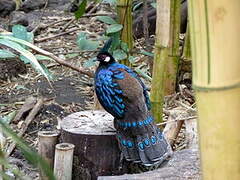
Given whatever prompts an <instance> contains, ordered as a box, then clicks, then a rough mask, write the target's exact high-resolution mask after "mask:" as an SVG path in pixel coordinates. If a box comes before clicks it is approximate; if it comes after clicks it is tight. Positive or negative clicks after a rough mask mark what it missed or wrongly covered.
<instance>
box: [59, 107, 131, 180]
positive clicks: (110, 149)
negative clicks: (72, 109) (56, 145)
mask: <svg viewBox="0 0 240 180" xmlns="http://www.w3.org/2000/svg"><path fill="white" fill-rule="evenodd" d="M60 127H61V137H60V139H61V141H62V142H66V143H72V144H74V145H75V150H74V160H73V161H74V162H73V179H75V180H78V179H83V180H88V179H89V180H91V179H93V180H94V179H97V177H98V176H105V175H120V174H123V173H125V172H126V170H127V168H125V166H123V165H122V161H121V157H120V150H119V148H118V143H117V140H116V138H115V129H114V126H113V117H112V116H111V115H110V114H108V113H106V112H105V111H82V112H77V113H74V114H71V115H69V116H67V117H65V118H64V119H63V120H62V122H61V124H60Z"/></svg>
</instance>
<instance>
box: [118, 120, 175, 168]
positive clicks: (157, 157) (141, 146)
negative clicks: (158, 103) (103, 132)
mask: <svg viewBox="0 0 240 180" xmlns="http://www.w3.org/2000/svg"><path fill="white" fill-rule="evenodd" d="M133 128H135V129H134V130H133ZM136 128H138V127H131V128H124V129H123V128H119V127H116V129H117V135H118V136H117V137H118V142H119V146H120V148H121V150H122V153H123V155H124V157H125V158H126V160H128V161H133V162H135V163H142V164H143V165H145V166H152V165H155V164H160V163H162V162H163V161H164V160H166V159H167V158H168V157H169V156H170V155H171V154H172V150H171V147H170V145H169V143H168V142H167V140H166V139H165V137H164V135H163V134H162V132H161V131H160V129H158V128H157V126H156V125H155V124H154V123H153V122H152V123H150V124H148V126H142V127H141V128H138V129H136ZM131 129H132V130H131Z"/></svg>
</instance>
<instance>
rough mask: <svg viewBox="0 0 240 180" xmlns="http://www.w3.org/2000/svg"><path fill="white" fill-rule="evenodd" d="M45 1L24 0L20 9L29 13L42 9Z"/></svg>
mask: <svg viewBox="0 0 240 180" xmlns="http://www.w3.org/2000/svg"><path fill="white" fill-rule="evenodd" d="M45 3H46V1H45V0H25V1H24V2H23V4H22V6H21V8H20V10H22V11H24V12H29V11H32V10H36V9H41V8H42V7H44V5H45Z"/></svg>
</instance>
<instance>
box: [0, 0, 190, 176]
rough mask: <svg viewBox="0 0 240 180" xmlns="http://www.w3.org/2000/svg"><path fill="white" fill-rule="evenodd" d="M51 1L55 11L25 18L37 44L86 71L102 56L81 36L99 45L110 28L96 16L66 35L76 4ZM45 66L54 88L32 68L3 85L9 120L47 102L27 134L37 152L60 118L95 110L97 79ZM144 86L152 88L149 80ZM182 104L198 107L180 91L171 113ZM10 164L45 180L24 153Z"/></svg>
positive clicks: (179, 144) (3, 111)
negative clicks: (36, 102)
mask: <svg viewBox="0 0 240 180" xmlns="http://www.w3.org/2000/svg"><path fill="white" fill-rule="evenodd" d="M51 2H52V3H50V7H45V8H43V9H40V10H38V9H37V10H34V11H30V12H27V13H26V14H25V15H24V17H27V20H26V21H27V22H28V23H27V27H28V30H35V37H34V39H35V43H34V44H35V45H36V46H38V47H40V48H43V49H44V50H47V51H49V52H52V53H54V54H55V55H57V56H59V57H61V58H63V59H65V60H66V61H68V62H70V63H71V64H72V65H74V66H77V67H83V64H84V62H86V61H87V60H88V59H90V58H92V57H95V56H96V53H97V52H94V51H93V52H81V51H80V50H79V49H78V46H77V43H76V39H77V35H78V33H79V32H87V33H88V34H90V37H91V39H93V40H94V39H96V38H97V37H100V36H101V35H102V34H104V31H105V29H106V25H105V24H103V23H101V22H99V21H97V19H96V17H94V16H93V17H88V18H84V17H83V18H80V19H79V20H77V21H74V22H73V23H71V24H70V25H69V26H68V28H66V30H65V31H63V27H65V26H66V24H67V23H68V22H69V20H70V19H71V18H73V14H72V13H70V12H68V10H67V9H68V8H69V5H70V0H68V1H67V0H58V1H56V2H58V3H55V4H54V3H53V2H54V1H51ZM97 11H98V12H101V13H109V6H108V5H101V6H99V7H98V9H97ZM12 13H13V12H12ZM14 13H15V12H14ZM10 18H11V19H14V18H12V17H11V15H10V16H6V17H4V18H3V17H1V18H0V29H1V28H2V29H5V30H9V27H11V26H12V25H13V24H15V22H14V23H11V22H9V21H10ZM67 19H68V20H67ZM74 28H75V29H76V28H77V30H76V31H74V32H71V33H67V34H65V35H63V36H58V37H56V38H49V39H46V40H42V38H46V37H51V36H53V35H56V34H59V33H61V32H66V31H69V30H71V29H74ZM141 42H144V40H140V41H137V42H136V43H137V48H141V47H142V45H141ZM71 54H77V56H70V55H71ZM146 59H147V58H145V57H144V55H142V56H141V58H140V60H139V63H140V62H141V64H143V65H144V66H148V63H147V62H146ZM44 64H45V65H46V66H47V67H48V69H49V70H50V71H51V73H52V74H53V75H54V80H53V81H51V84H49V82H48V81H47V80H46V79H45V78H43V77H42V76H40V75H39V74H38V73H37V72H36V71H34V70H33V69H32V68H31V66H30V65H27V73H25V74H18V75H17V76H16V77H13V78H8V79H7V80H4V81H0V85H1V86H0V116H6V115H8V114H9V113H10V112H14V111H15V112H17V111H18V110H19V109H20V108H21V107H22V105H23V104H24V102H25V100H26V99H27V98H28V97H30V96H33V97H37V98H39V97H43V98H44V99H45V103H44V105H43V107H42V108H41V110H40V111H39V113H38V114H37V116H36V118H35V119H34V120H33V122H32V123H31V124H30V125H29V127H28V129H27V132H26V133H25V134H24V140H26V141H27V142H28V143H29V144H30V145H31V146H32V147H34V148H37V132H38V131H40V130H56V129H57V125H58V121H59V119H62V118H63V117H65V116H67V115H68V114H71V113H73V112H79V111H81V110H88V109H93V108H94V107H93V106H94V105H93V102H94V91H93V79H92V78H90V77H88V76H86V75H83V74H80V73H78V72H76V71H74V70H71V69H69V68H67V67H64V66H61V65H59V64H58V63H56V62H54V61H45V62H44ZM94 68H95V67H90V69H91V70H92V71H93V70H94ZM148 69H149V68H148ZM144 81H145V82H146V83H147V84H150V82H148V81H147V80H144ZM190 91H191V90H190ZM176 101H181V102H182V103H183V104H187V105H186V106H187V107H192V105H193V104H194V100H193V96H191V97H186V96H184V95H183V94H182V92H178V93H177V94H175V95H173V96H171V97H168V98H167V103H166V107H165V109H166V111H165V112H168V111H169V110H173V109H174V108H176V107H179V104H176V103H175V102H176ZM186 109H187V108H185V109H184V107H182V111H183V112H185V111H186V112H187V110H186ZM26 115H27V114H26ZM26 115H24V116H23V117H22V119H21V120H20V121H19V122H18V123H17V124H14V123H11V127H12V128H13V129H14V130H15V131H16V132H17V131H18V130H19V127H20V124H21V123H22V122H23V120H24V118H25V117H26ZM190 115H192V112H191V113H189V116H190ZM164 118H165V120H166V119H167V118H168V114H165V116H164ZM184 136H185V135H184V129H182V130H181V133H180V136H179V138H178V139H177V141H176V143H175V145H174V148H175V149H182V148H184V147H185V145H184V144H185V142H184ZM9 143H10V141H9V140H8V142H7V147H8V145H9ZM9 161H10V163H11V164H12V165H13V166H15V167H18V169H19V170H20V171H21V172H23V173H24V174H26V175H27V176H28V178H30V179H39V174H38V171H37V169H35V168H33V167H32V166H31V165H29V164H28V163H27V161H26V160H25V159H24V157H23V156H22V154H21V152H20V151H19V150H18V149H15V150H14V151H13V153H12V155H11V157H10V158H9ZM9 174H10V175H11V172H9ZM26 179H27V177H26Z"/></svg>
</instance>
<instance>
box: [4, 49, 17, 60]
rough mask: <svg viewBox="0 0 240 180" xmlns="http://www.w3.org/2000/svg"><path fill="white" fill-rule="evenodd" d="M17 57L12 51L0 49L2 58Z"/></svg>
mask: <svg viewBox="0 0 240 180" xmlns="http://www.w3.org/2000/svg"><path fill="white" fill-rule="evenodd" d="M14 57H17V56H16V55H15V54H13V53H12V52H11V51H8V50H3V49H0V59H7V58H14Z"/></svg>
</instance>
